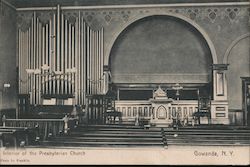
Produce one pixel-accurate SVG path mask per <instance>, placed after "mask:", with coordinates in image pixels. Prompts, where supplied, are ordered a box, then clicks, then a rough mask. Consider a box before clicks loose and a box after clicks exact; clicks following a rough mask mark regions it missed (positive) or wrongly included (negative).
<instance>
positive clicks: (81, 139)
mask: <svg viewBox="0 0 250 167" xmlns="http://www.w3.org/2000/svg"><path fill="white" fill-rule="evenodd" d="M50 141H110V142H111V141H128V142H129V141H135V142H149V141H158V142H161V141H162V138H125V137H98V138H97V137H68V138H60V137H56V138H53V139H51V140H50Z"/></svg>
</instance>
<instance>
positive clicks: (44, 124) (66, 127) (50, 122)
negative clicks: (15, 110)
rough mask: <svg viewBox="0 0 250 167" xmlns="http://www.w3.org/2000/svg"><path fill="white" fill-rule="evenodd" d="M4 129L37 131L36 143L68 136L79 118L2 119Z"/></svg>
mask: <svg viewBox="0 0 250 167" xmlns="http://www.w3.org/2000/svg"><path fill="white" fill-rule="evenodd" d="M2 122H3V127H26V128H35V129H36V141H40V140H46V139H47V138H50V137H55V136H59V135H67V134H68V133H69V131H70V130H71V129H73V128H75V127H76V126H77V125H78V119H77V118H70V117H68V116H67V115H66V116H65V117H64V118H62V119H6V118H5V116H3V118H2Z"/></svg>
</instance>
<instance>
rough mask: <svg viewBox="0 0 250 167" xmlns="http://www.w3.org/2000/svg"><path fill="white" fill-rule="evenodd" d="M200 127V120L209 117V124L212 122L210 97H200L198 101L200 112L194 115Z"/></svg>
mask: <svg viewBox="0 0 250 167" xmlns="http://www.w3.org/2000/svg"><path fill="white" fill-rule="evenodd" d="M193 116H194V117H195V118H196V119H197V120H198V124H199V125H200V124H201V122H200V118H201V117H207V119H208V124H210V122H211V99H210V97H199V99H198V111H197V112H195V113H194V115H193Z"/></svg>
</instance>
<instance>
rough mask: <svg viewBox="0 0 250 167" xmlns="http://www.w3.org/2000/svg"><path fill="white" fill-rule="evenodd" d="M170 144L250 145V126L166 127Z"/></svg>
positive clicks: (165, 130) (165, 131)
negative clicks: (174, 128) (176, 128)
mask: <svg viewBox="0 0 250 167" xmlns="http://www.w3.org/2000/svg"><path fill="white" fill-rule="evenodd" d="M164 133H165V136H166V139H167V144H168V145H189V146H229V145H231V146H232V145H243V146H244V145H247V146H250V128H249V127H232V126H231V127H230V126H223V125H220V126H211V125H210V126H199V127H184V128H180V129H179V130H173V129H169V128H165V129H164Z"/></svg>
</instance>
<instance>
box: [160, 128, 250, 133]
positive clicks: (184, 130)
mask: <svg viewBox="0 0 250 167" xmlns="http://www.w3.org/2000/svg"><path fill="white" fill-rule="evenodd" d="M164 131H165V132H217V133H220V132H234V133H243V132H244V133H250V130H245V129H244V130H237V129H233V130H232V129H227V130H219V129H178V130H173V129H169V128H164Z"/></svg>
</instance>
